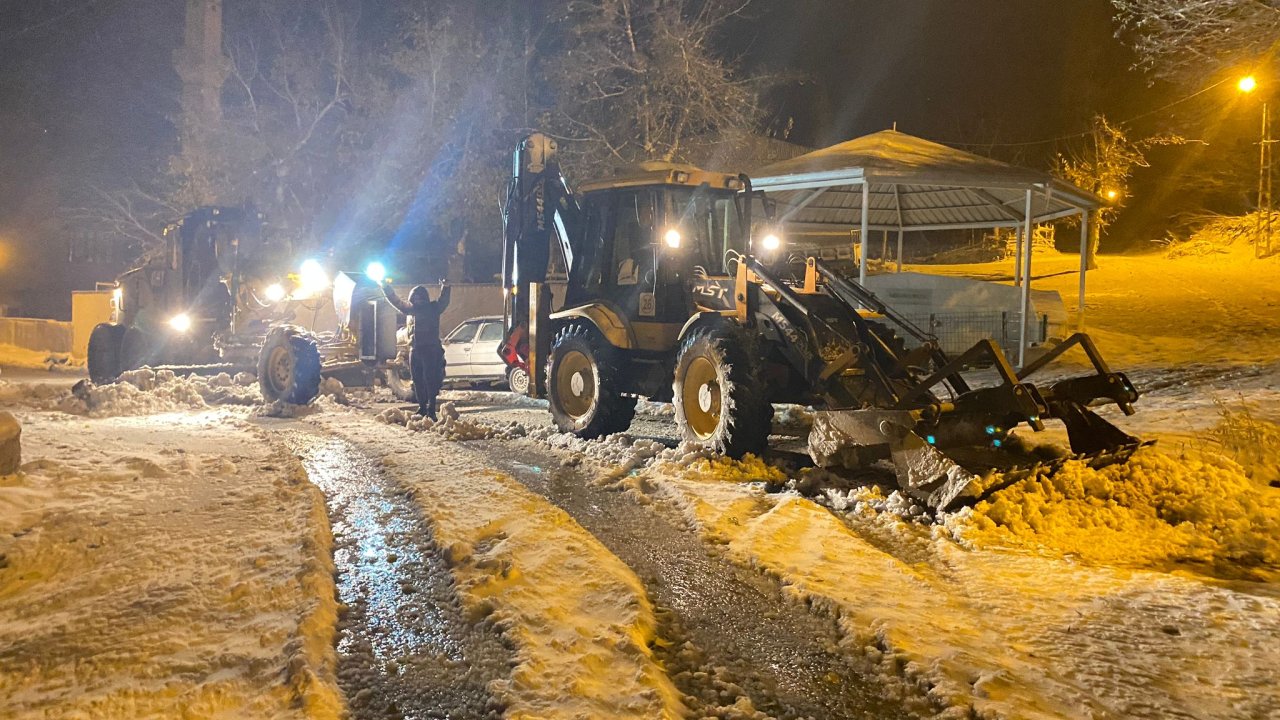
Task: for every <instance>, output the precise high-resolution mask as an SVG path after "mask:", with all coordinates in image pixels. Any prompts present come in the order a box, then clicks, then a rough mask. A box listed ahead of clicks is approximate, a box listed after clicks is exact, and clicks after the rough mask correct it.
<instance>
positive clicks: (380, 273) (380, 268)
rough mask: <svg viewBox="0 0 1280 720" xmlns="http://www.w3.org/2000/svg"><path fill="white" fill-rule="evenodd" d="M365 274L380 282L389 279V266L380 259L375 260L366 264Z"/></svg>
mask: <svg viewBox="0 0 1280 720" xmlns="http://www.w3.org/2000/svg"><path fill="white" fill-rule="evenodd" d="M364 274H365V275H366V276H368V278H369V279H370V280H372V281H374V282H376V283H380V282H382V281H383V280H386V279H387V267H386V266H385V265H383V264H382V263H380V262H378V261H376V260H375V261H373V262H371V263H369V264H368V265H366V266H365V268H364Z"/></svg>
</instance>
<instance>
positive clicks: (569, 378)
mask: <svg viewBox="0 0 1280 720" xmlns="http://www.w3.org/2000/svg"><path fill="white" fill-rule="evenodd" d="M621 369H622V358H621V357H620V356H619V353H618V349H617V348H615V347H613V346H612V345H610V344H609V343H608V342H607V341H606V340H605V339H604V337H603V336H602V335H601V334H600V333H599V332H598V331H597V330H596V329H595V328H593V327H591V326H589V325H587V324H585V323H572V324H570V325H568V326H566V327H565V328H564V329H563V330H561V331H560V332H559V333H558V334H557V335H556V338H555V340H554V341H552V343H551V356H550V358H549V359H548V361H547V400H548V405H549V406H550V408H551V417H552V418H553V419H554V420H555V423H556V427H558V428H560V430H561V431H562V432H568V433H573V434H574V435H577V436H578V437H580V438H584V439H588V440H590V439H594V438H598V437H603V436H605V435H612V434H613V433H620V432H623V431H625V430H626V429H627V428H629V427H631V420H632V419H633V418H634V417H635V414H636V399H635V398H634V397H626V396H624V395H623V394H622V393H621V392H620V388H621V386H622V373H621Z"/></svg>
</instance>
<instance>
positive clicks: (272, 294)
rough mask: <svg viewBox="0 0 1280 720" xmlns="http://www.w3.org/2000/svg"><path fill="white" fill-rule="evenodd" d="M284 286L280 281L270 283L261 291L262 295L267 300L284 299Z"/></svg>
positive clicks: (278, 300) (277, 300)
mask: <svg viewBox="0 0 1280 720" xmlns="http://www.w3.org/2000/svg"><path fill="white" fill-rule="evenodd" d="M284 294H285V293H284V286H283V285H281V284H280V283H271V284H270V285H268V286H267V287H266V289H264V290H263V291H262V296H263V297H264V298H266V299H267V302H280V301H281V300H283V299H284Z"/></svg>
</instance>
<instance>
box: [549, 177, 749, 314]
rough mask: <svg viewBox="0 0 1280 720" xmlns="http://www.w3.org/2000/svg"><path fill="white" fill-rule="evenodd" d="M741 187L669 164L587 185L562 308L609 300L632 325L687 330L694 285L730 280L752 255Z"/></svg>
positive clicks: (735, 179) (738, 181)
mask: <svg viewBox="0 0 1280 720" xmlns="http://www.w3.org/2000/svg"><path fill="white" fill-rule="evenodd" d="M743 187H744V182H743V179H742V178H741V177H739V176H736V175H727V174H723V173H709V172H704V171H701V170H698V169H697V168H693V167H689V166H679V165H671V164H668V163H646V164H645V165H644V166H642V167H641V171H640V172H638V173H636V174H633V175H628V176H625V177H621V178H616V179H612V180H608V181H604V182H598V183H592V184H589V185H585V186H583V187H582V188H581V191H580V194H581V201H580V203H581V216H580V217H581V222H580V223H578V226H577V228H576V230H577V233H578V236H577V237H572V236H571V237H570V238H569V242H568V245H569V246H570V247H572V248H573V252H575V253H576V255H577V257H576V258H575V262H573V263H572V264H571V265H570V271H569V278H568V285H567V288H566V291H565V298H564V306H565V307H566V308H572V307H575V306H581V305H584V304H588V303H595V302H603V303H607V304H608V305H610V306H612V309H613V310H614V311H616V312H617V313H619V314H620V315H621V316H622V317H624V318H627V319H629V320H631V321H635V322H645V323H677V324H683V323H684V322H685V320H687V319H688V317H689V311H690V307H689V287H690V284H691V283H693V282H694V281H695V280H696V279H698V278H706V277H708V276H723V275H727V274H728V273H729V272H730V270H731V266H732V264H733V263H735V262H736V259H737V258H738V257H741V256H742V255H743V254H744V253H746V252H747V251H748V247H747V246H748V239H749V235H748V232H747V228H748V226H749V216H748V213H749V209H748V208H747V206H746V204H745V202H744V196H743V193H742V190H743Z"/></svg>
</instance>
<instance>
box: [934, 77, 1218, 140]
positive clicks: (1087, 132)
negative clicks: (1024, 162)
mask: <svg viewBox="0 0 1280 720" xmlns="http://www.w3.org/2000/svg"><path fill="white" fill-rule="evenodd" d="M1229 80H1230V78H1224V79H1222V80H1219V81H1218V82H1216V83H1214V84H1212V85H1210V86H1208V87H1206V88H1201V89H1199V90H1197V91H1195V92H1193V93H1191V94H1190V95H1187V96H1185V97H1182V98H1179V99H1177V100H1174V101H1173V102H1171V103H1169V104H1167V105H1161V106H1160V107H1158V108H1156V109H1154V110H1148V111H1147V112H1144V113H1140V114H1138V115H1134V116H1133V117H1131V118H1127V119H1125V120H1121V121H1119V122H1117V123H1116V125H1128V124H1129V123H1131V122H1134V121H1135V120H1141V119H1143V118H1145V117H1149V116H1151V115H1155V114H1156V113H1159V112H1164V111H1165V110H1168V109H1169V108H1171V107H1173V106H1175V105H1181V104H1182V103H1184V102H1186V101H1188V100H1191V99H1192V98H1196V97H1199V96H1200V95H1203V94H1205V93H1207V92H1209V91H1210V90H1213V89H1215V88H1218V87H1220V86H1221V85H1223V84H1224V83H1226V82H1228V81H1229ZM1091 134H1093V130H1092V129H1089V130H1084V131H1081V132H1077V133H1071V134H1070V135H1059V136H1058V137H1054V138H1048V139H1045V140H1027V141H1025V142H1004V143H1001V142H992V143H974V142H970V143H962V142H947V141H945V140H940V141H938V142H941V143H942V144H943V145H955V146H957V147H1028V146H1032V145H1049V144H1051V143H1058V142H1062V141H1063V140H1073V139H1075V138H1078V137H1085V136H1086V135H1091Z"/></svg>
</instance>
